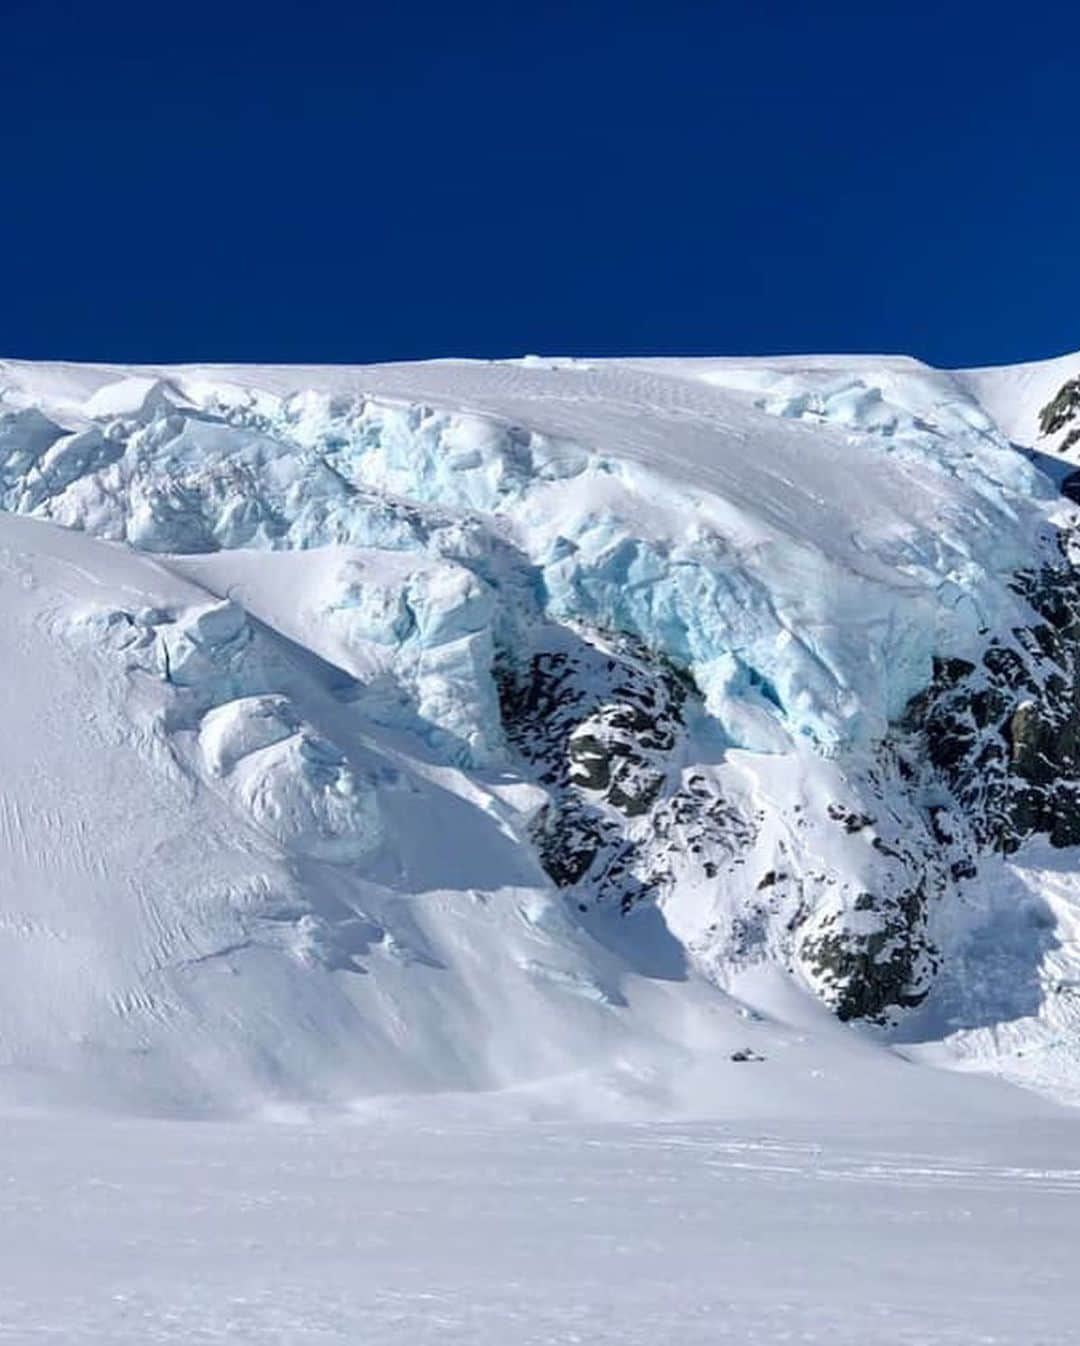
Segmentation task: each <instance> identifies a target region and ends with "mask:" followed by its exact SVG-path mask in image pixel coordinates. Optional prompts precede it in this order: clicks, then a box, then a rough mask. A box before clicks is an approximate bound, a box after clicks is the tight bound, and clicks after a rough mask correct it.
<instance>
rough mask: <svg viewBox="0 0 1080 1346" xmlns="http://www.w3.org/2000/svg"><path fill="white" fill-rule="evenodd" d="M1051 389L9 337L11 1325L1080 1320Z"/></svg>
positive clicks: (858, 371) (85, 1332) (1075, 888)
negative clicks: (274, 354) (54, 349)
mask: <svg viewBox="0 0 1080 1346" xmlns="http://www.w3.org/2000/svg"><path fill="white" fill-rule="evenodd" d="M1077 373H1080V358H1074V357H1067V358H1065V359H1063V360H1060V361H1053V362H1048V363H1047V364H1044V365H1037V366H1026V367H1022V368H1018V369H1015V370H979V371H968V372H957V373H949V372H943V371H937V370H933V369H929V368H927V367H926V366H924V365H921V364H919V363H918V362H917V361H913V360H906V359H900V358H892V357H889V358H880V359H877V358H871V357H854V358H851V359H842V358H840V357H823V358H816V359H811V358H807V359H794V358H792V359H777V360H765V361H749V360H621V361H599V362H590V361H584V360H569V359H568V360H556V359H552V360H547V359H538V358H535V357H528V358H525V359H523V360H520V361H502V362H453V361H447V362H438V363H433V364H419V365H409V366H399V365H398V366H395V365H390V366H373V367H369V368H360V369H344V368H342V369H333V368H312V369H300V368H295V369H280V368H254V367H243V366H238V367H235V368H222V367H215V368H203V367H185V368H174V369H152V368H132V369H121V368H113V367H107V366H88V365H63V364H51V365H34V364H27V363H22V362H18V361H8V362H0V673H2V682H3V692H2V698H3V700H2V707H3V709H2V723H0V730H2V739H0V1341H4V1340H10V1341H14V1342H37V1341H54V1340H55V1341H61V1340H62V1341H65V1342H102V1343H104V1342H109V1343H124V1342H132V1343H135V1342H138V1343H154V1342H177V1343H180V1342H183V1343H201V1342H218V1341H229V1342H234V1341H237V1342H252V1343H255V1342H258V1343H266V1342H280V1343H297V1344H298V1346H306V1344H307V1343H318V1342H347V1343H364V1344H365V1346H367V1344H368V1343H370V1344H371V1346H379V1344H380V1343H383V1342H394V1343H401V1344H402V1346H412V1343H424V1342H428V1341H430V1342H439V1343H447V1342H457V1341H460V1342H469V1343H473V1344H475V1346H487V1343H492V1346H494V1344H495V1343H498V1346H504V1344H506V1346H515V1344H516V1343H523V1344H525V1346H528V1344H530V1343H537V1344H538V1346H539V1343H571V1342H582V1343H584V1342H589V1343H591V1342H609V1341H610V1342H613V1343H614V1342H618V1343H649V1346H659V1343H666V1342H672V1343H678V1346H693V1344H694V1343H699V1342H700V1343H712V1342H723V1341H731V1342H747V1343H755V1342H768V1343H773V1342H811V1341H814V1342H816V1341H820V1342H828V1343H832V1344H833V1346H838V1344H839V1346H842V1344H843V1343H848V1342H850V1343H856V1342H858V1343H860V1344H862V1343H870V1342H873V1343H882V1344H883V1346H889V1344H891V1343H925V1342H942V1343H952V1342H956V1343H976V1342H979V1343H1004V1342H1008V1343H1017V1344H1018V1346H1019V1343H1026V1344H1032V1346H1034V1344H1036V1343H1058V1342H1061V1343H1065V1342H1069V1341H1075V1340H1078V1339H1080V1327H1078V1325H1077V1324H1078V1323H1080V1315H1078V1313H1077V1310H1076V1300H1075V1295H1074V1293H1073V1290H1072V1276H1073V1268H1072V1261H1073V1250H1074V1248H1075V1247H1076V1245H1077V1237H1078V1235H1080V1216H1078V1215H1077V1211H1078V1210H1080V1206H1078V1204H1077V1197H1078V1196H1080V1128H1078V1119H1080V1113H1075V1112H1073V1111H1071V1110H1070V1109H1069V1107H1068V1106H1066V1105H1068V1104H1072V1103H1076V1102H1077V1101H1080V998H1078V996H1080V990H1078V988H1080V866H1078V864H1077V855H1078V852H1077V846H1076V841H1077V839H1078V838H1080V829H1078V828H1077V827H1076V825H1075V822H1074V819H1075V817H1076V811H1077V809H1078V808H1080V760H1078V759H1077V755H1076V753H1075V752H1074V751H1073V749H1072V747H1071V746H1070V745H1071V744H1072V743H1073V742H1074V740H1075V741H1080V710H1078V707H1080V615H1078V614H1080V586H1078V584H1077V580H1076V538H1077V536H1078V531H1077V528H1078V522H1080V515H1078V513H1077V510H1076V508H1075V506H1074V505H1073V504H1071V503H1070V502H1069V500H1068V499H1066V498H1065V497H1063V495H1062V492H1061V486H1062V483H1063V482H1064V481H1066V479H1067V477H1068V474H1069V472H1070V471H1071V470H1072V465H1071V462H1069V461H1067V460H1066V459H1065V458H1064V457H1062V456H1061V455H1058V456H1055V454H1056V452H1057V450H1058V449H1059V448H1061V447H1062V446H1064V445H1065V444H1066V442H1067V437H1068V435H1069V434H1070V433H1071V430H1070V425H1071V422H1070V423H1069V425H1064V424H1063V426H1062V427H1061V428H1059V429H1058V430H1056V431H1055V432H1054V436H1052V437H1051V438H1050V439H1046V438H1045V437H1043V438H1040V432H1039V413H1040V410H1041V408H1042V407H1043V406H1044V405H1045V404H1046V403H1047V402H1048V401H1049V400H1050V399H1052V398H1054V397H1055V396H1057V395H1058V393H1059V389H1061V387H1062V386H1063V384H1065V383H1066V382H1067V380H1069V379H1071V378H1074V377H1075V376H1076V374H1077ZM1067 401H1068V399H1067V398H1066V399H1065V402H1063V403H1062V405H1063V406H1064V405H1065V403H1066V402H1067ZM1066 409H1067V408H1066ZM1070 548H1072V550H1070ZM1070 567H1072V569H1070ZM950 698H951V699H950ZM1062 745H1064V746H1062ZM1025 773H1026V774H1025ZM1017 1085H1023V1086H1026V1087H1025V1088H1023V1089H1021V1088H1017V1087H1016V1086H1017Z"/></svg>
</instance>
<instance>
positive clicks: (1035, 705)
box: [902, 534, 1080, 853]
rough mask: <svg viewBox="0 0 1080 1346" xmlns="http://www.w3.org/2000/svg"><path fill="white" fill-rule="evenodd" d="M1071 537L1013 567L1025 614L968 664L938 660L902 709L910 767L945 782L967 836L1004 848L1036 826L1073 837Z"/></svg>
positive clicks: (1079, 767) (1079, 692)
mask: <svg viewBox="0 0 1080 1346" xmlns="http://www.w3.org/2000/svg"><path fill="white" fill-rule="evenodd" d="M1076 546H1077V539H1076V537H1075V536H1074V535H1066V534H1062V536H1061V542H1060V556H1059V558H1058V559H1056V560H1054V561H1049V562H1047V563H1046V564H1044V565H1043V566H1041V567H1040V568H1039V569H1037V570H1030V571H1024V572H1021V573H1020V574H1018V575H1017V576H1015V578H1014V581H1013V583H1014V588H1015V589H1016V592H1017V593H1018V594H1019V595H1020V596H1021V597H1023V598H1024V599H1025V600H1026V601H1027V603H1028V604H1029V606H1030V609H1031V614H1032V621H1031V624H1030V625H1028V626H1017V627H1014V629H1013V630H1012V631H1011V632H1009V633H1007V634H1003V635H998V636H993V637H991V638H990V640H989V643H988V645H987V647H986V649H985V651H984V653H983V655H982V658H981V660H980V662H979V663H978V664H973V663H969V662H967V661H965V660H959V659H950V660H941V661H938V663H937V664H936V666H935V670H934V680H933V682H932V684H931V686H930V687H929V688H927V690H926V691H925V692H923V693H922V694H921V695H920V696H918V697H916V698H915V699H914V700H913V701H912V702H911V704H910V705H909V706H908V709H907V712H906V714H905V717H904V721H903V725H902V728H903V729H906V730H908V731H910V732H911V734H912V736H913V737H912V740H911V742H910V743H909V744H908V745H907V753H908V760H909V765H910V767H911V769H912V770H913V771H918V772H923V771H924V770H925V766H926V765H929V766H930V767H931V768H932V769H933V771H934V772H936V773H937V775H938V776H939V777H940V778H941V779H942V780H943V781H944V782H945V783H946V784H947V785H948V788H949V790H950V792H951V794H952V796H953V797H954V799H955V800H956V802H957V805H958V806H959V809H960V811H961V813H962V814H963V816H964V819H965V821H966V823H967V825H968V826H969V827H970V831H971V835H972V837H973V839H974V842H975V844H976V845H977V846H978V847H979V848H980V849H983V850H998V851H1001V852H1003V853H1011V852H1013V851H1015V850H1016V849H1017V848H1018V847H1019V846H1020V844H1021V843H1022V842H1023V841H1024V839H1025V838H1026V837H1029V836H1031V835H1033V834H1034V833H1045V835H1046V836H1047V837H1048V838H1049V840H1050V842H1051V844H1052V845H1054V846H1058V847H1064V846H1073V845H1076V844H1078V843H1080V574H1078V572H1077V569H1076V566H1075V564H1074V556H1075V548H1076Z"/></svg>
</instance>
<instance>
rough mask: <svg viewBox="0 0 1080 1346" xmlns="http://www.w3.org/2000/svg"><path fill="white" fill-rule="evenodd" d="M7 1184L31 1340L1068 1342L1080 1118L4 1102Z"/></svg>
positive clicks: (331, 1344) (20, 1329)
mask: <svg viewBox="0 0 1080 1346" xmlns="http://www.w3.org/2000/svg"><path fill="white" fill-rule="evenodd" d="M749 1068H750V1067H747V1069H749ZM0 1192H2V1201H3V1225H2V1233H0V1341H4V1342H12V1343H27V1344H28V1346H29V1344H31V1343H32V1344H33V1346H37V1344H38V1343H46V1342H55V1341H64V1342H79V1343H87V1344H88V1346H89V1343H94V1346H129V1344H130V1346H157V1344H158V1343H169V1344H170V1346H217V1344H218V1343H224V1342H229V1343H245V1346H270V1344H272V1346H361V1344H362V1346H428V1343H430V1344H431V1346H436V1343H437V1344H438V1346H448V1344H449V1343H454V1344H455V1346H456V1344H457V1343H461V1346H466V1344H468V1346H572V1344H577V1343H598V1344H599V1343H605V1344H607V1343H611V1344H612V1346H616V1344H617V1346H656V1343H658V1342H672V1343H680V1344H681V1346H713V1344H714V1343H721V1342H722V1343H732V1346H764V1344H765V1343H768V1346H774V1344H776V1343H792V1342H798V1343H808V1342H814V1343H829V1344H831V1346H865V1343H868V1342H873V1343H875V1344H876V1346H927V1343H942V1344H948V1346H1005V1344H1006V1343H1007V1344H1008V1346H1069V1343H1073V1342H1075V1341H1076V1339H1077V1323H1076V1314H1077V1309H1076V1294H1075V1284H1076V1271H1075V1249H1076V1241H1077V1233H1078V1217H1077V1206H1078V1202H1080V1147H1078V1144H1077V1127H1076V1123H1075V1120H1074V1119H1072V1118H1069V1119H1067V1120H1063V1119H1061V1118H1053V1117H1047V1116H1033V1115H1030V1114H1029V1115H1027V1116H1025V1117H1020V1116H1015V1117H1014V1118H1013V1119H1012V1121H1011V1122H1008V1123H1005V1122H1003V1121H1002V1119H1001V1118H1000V1117H997V1118H996V1119H994V1120H988V1119H987V1118H985V1117H983V1118H979V1119H969V1120H968V1121H967V1122H961V1121H959V1120H958V1119H957V1118H956V1117H955V1116H954V1117H952V1118H951V1119H947V1120H943V1119H942V1117H941V1116H940V1115H939V1116H936V1117H935V1116H931V1115H924V1116H923V1117H922V1118H921V1119H920V1120H918V1121H910V1120H909V1121H902V1122H895V1121H894V1122H891V1123H888V1122H882V1123H880V1124H879V1125H876V1126H874V1127H872V1128H870V1127H868V1126H867V1125H866V1124H865V1122H859V1121H856V1122H852V1121H847V1122H844V1121H841V1120H834V1121H833V1122H831V1123H830V1124H829V1125H828V1126H827V1127H823V1126H820V1125H815V1124H813V1123H810V1124H807V1123H799V1122H797V1121H793V1120H792V1119H790V1118H789V1119H786V1120H773V1121H771V1122H769V1121H759V1122H749V1121H747V1120H746V1119H744V1120H743V1121H741V1122H738V1123H700V1122H699V1123H677V1122H668V1123H648V1124H641V1125H636V1126H635V1125H626V1124H606V1125H599V1124H587V1123H581V1122H577V1123H567V1122H559V1121H555V1120H552V1119H550V1118H548V1119H543V1118H535V1117H534V1118H533V1119H531V1120H528V1121H524V1120H518V1121H512V1120H509V1119H504V1120H502V1121H499V1122H497V1123H493V1122H491V1121H487V1122H485V1121H483V1120H480V1119H478V1118H477V1117H476V1115H475V1114H473V1115H470V1114H469V1113H468V1112H467V1111H466V1112H465V1113H463V1114H462V1113H453V1112H450V1113H448V1112H447V1111H446V1110H445V1108H443V1109H440V1108H439V1107H438V1106H432V1105H429V1106H428V1107H427V1108H426V1110H425V1113H424V1115H423V1117H422V1118H420V1119H417V1118H415V1117H412V1118H410V1117H409V1116H401V1115H397V1116H394V1115H389V1116H382V1117H377V1118H371V1117H369V1118H367V1119H364V1120H354V1121H351V1122H346V1121H342V1120H341V1119H340V1118H337V1119H336V1120H334V1121H333V1122H320V1121H318V1120H315V1119H307V1120H301V1119H300V1118H298V1117H293V1118H292V1119H291V1120H290V1122H288V1123H287V1124H278V1125H274V1124H270V1123H267V1122H262V1123H258V1124H252V1123H241V1122H235V1123H229V1124H221V1123H212V1122H210V1123H198V1124H192V1123H182V1124H178V1123H171V1122H139V1121H131V1120H119V1119H112V1120H110V1121H108V1122H103V1121H101V1120H87V1119H85V1118H78V1119H63V1120H62V1119H55V1118H54V1119H52V1120H51V1121H49V1122H47V1123H43V1122H42V1120H41V1119H40V1118H27V1117H25V1116H24V1117H6V1118H3V1119H0Z"/></svg>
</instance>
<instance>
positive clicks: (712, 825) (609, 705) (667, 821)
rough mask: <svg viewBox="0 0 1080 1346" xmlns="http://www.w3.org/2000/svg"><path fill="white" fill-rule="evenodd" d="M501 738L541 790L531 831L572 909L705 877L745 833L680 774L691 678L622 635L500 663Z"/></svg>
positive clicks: (645, 895)
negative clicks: (688, 874)
mask: <svg viewBox="0 0 1080 1346" xmlns="http://www.w3.org/2000/svg"><path fill="white" fill-rule="evenodd" d="M499 682H500V688H501V703H502V710H503V719H504V726H505V730H506V734H507V737H508V739H509V740H510V742H511V743H512V744H513V746H514V748H515V749H516V751H517V752H518V753H519V754H520V755H521V757H522V759H523V760H524V761H525V762H526V763H528V764H529V766H530V767H531V769H532V770H533V771H535V772H536V774H537V777H538V779H539V781H540V782H541V783H542V784H543V785H544V786H546V787H547V789H548V791H549V802H548V804H547V805H546V806H545V807H544V809H543V810H542V811H541V813H540V815H539V817H538V819H537V820H536V823H535V824H534V828H533V837H534V840H535V843H536V846H537V849H538V852H539V855H540V858H541V861H542V863H543V865H544V868H545V869H546V870H547V872H548V873H549V874H550V875H551V877H552V878H553V879H554V880H555V882H556V883H557V884H559V885H560V887H563V888H569V887H574V888H576V889H578V890H579V893H580V895H579V901H580V902H581V903H582V904H584V903H587V902H592V901H600V902H610V901H616V902H617V903H618V904H619V906H620V907H621V909H622V910H623V911H629V910H630V908H631V907H633V906H634V905H635V903H637V902H640V901H644V900H646V899H650V898H653V899H654V898H656V897H658V896H659V895H660V894H661V893H662V892H663V890H664V887H665V885H666V884H668V883H669V882H670V881H671V879H672V871H673V866H674V865H675V864H676V863H678V864H680V865H682V866H686V865H688V864H689V865H693V866H694V867H695V868H696V869H698V870H699V871H700V874H701V875H702V876H704V877H706V878H708V877H712V876H714V875H715V874H716V872H717V868H718V861H719V860H720V858H722V857H723V856H725V855H731V854H733V853H734V852H736V851H738V850H740V849H744V848H745V846H746V843H747V841H748V838H749V836H750V835H751V829H750V827H749V825H748V823H747V822H746V821H744V820H743V819H742V818H741V817H740V816H739V814H738V812H737V811H736V810H735V809H734V808H732V807H731V806H730V805H728V804H726V803H725V801H724V799H723V797H722V795H721V794H720V793H719V791H718V789H717V788H716V785H715V783H714V782H711V781H710V780H709V779H708V778H707V777H706V775H705V774H703V773H693V772H691V773H689V775H688V776H687V778H686V779H685V780H684V779H683V777H682V774H681V772H680V771H679V769H678V765H679V764H678V751H677V750H678V748H679V746H680V744H681V743H683V742H684V741H685V739H686V720H685V716H686V712H687V709H688V707H689V706H690V705H692V704H693V703H695V702H696V703H698V704H699V705H700V697H699V695H698V693H697V690H696V688H695V687H694V685H693V682H692V680H691V679H690V678H689V677H688V675H686V674H685V673H682V672H680V671H678V670H677V669H675V668H674V667H673V666H672V665H670V664H668V663H667V662H666V661H664V660H662V659H658V658H656V657H653V656H650V655H649V654H648V652H646V651H644V650H642V649H641V648H640V647H638V646H635V645H634V643H633V642H630V641H628V640H626V639H625V638H623V639H619V640H615V641H614V642H609V643H606V644H605V645H604V646H601V645H600V644H590V643H588V642H586V641H584V640H583V641H581V642H579V643H577V644H576V645H574V646H572V647H567V648H563V649H557V650H553V651H550V652H546V651H541V652H538V653H534V654H533V655H532V656H531V657H530V658H529V659H528V660H527V661H525V662H523V663H521V664H515V663H514V662H512V661H510V660H506V661H504V662H503V664H502V665H501V667H500V678H499Z"/></svg>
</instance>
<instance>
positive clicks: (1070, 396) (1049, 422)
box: [1039, 375, 1080, 453]
mask: <svg viewBox="0 0 1080 1346" xmlns="http://www.w3.org/2000/svg"><path fill="white" fill-rule="evenodd" d="M1066 429H1068V433H1067V434H1066V435H1065V438H1064V439H1063V440H1062V441H1061V443H1060V444H1059V445H1058V447H1057V451H1058V453H1068V452H1069V450H1070V449H1071V448H1073V447H1074V446H1075V445H1076V444H1080V375H1078V376H1077V377H1076V378H1074V379H1069V381H1068V382H1067V383H1065V384H1063V385H1062V387H1061V388H1059V389H1058V391H1057V393H1056V395H1055V396H1054V397H1053V398H1052V399H1051V400H1050V401H1049V402H1047V404H1046V406H1045V407H1043V409H1042V410H1041V411H1040V412H1039V432H1040V434H1041V435H1042V436H1043V438H1044V439H1045V438H1048V437H1049V436H1050V435H1056V434H1059V433H1060V432H1061V431H1062V430H1066Z"/></svg>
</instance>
